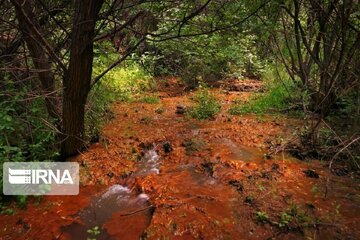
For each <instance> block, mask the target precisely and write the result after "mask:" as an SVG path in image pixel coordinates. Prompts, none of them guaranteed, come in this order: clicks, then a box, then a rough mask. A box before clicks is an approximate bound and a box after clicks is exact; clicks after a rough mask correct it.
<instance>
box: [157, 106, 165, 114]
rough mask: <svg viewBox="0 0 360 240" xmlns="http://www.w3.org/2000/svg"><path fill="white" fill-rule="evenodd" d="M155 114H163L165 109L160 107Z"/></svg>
mask: <svg viewBox="0 0 360 240" xmlns="http://www.w3.org/2000/svg"><path fill="white" fill-rule="evenodd" d="M155 112H156V113H158V114H162V113H163V112H165V108H164V107H162V106H161V107H158V108H156V109H155Z"/></svg>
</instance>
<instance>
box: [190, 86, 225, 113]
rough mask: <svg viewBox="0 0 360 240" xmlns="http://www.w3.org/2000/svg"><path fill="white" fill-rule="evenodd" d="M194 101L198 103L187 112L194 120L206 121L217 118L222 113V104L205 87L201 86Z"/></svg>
mask: <svg viewBox="0 0 360 240" xmlns="http://www.w3.org/2000/svg"><path fill="white" fill-rule="evenodd" d="M194 101H195V102H196V104H195V106H193V107H192V108H190V110H189V111H188V112H187V113H188V114H189V115H190V116H191V117H192V118H195V119H198V120H205V119H208V118H212V117H215V115H216V114H217V113H219V111H220V104H219V103H218V102H217V100H216V98H215V96H213V95H212V94H211V93H210V92H209V89H207V88H206V87H204V86H200V89H199V91H198V92H197V93H196V94H195V96H194Z"/></svg>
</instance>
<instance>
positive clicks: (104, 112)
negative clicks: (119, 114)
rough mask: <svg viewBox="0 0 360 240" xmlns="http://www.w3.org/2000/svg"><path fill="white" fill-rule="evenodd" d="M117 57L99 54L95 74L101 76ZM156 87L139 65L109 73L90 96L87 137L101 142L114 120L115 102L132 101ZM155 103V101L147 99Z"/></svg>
mask: <svg viewBox="0 0 360 240" xmlns="http://www.w3.org/2000/svg"><path fill="white" fill-rule="evenodd" d="M116 56H117V55H116V54H104V53H98V54H97V55H96V57H95V58H94V62H95V63H94V68H93V74H94V75H97V74H99V73H101V72H102V71H103V70H104V69H106V68H107V66H108V64H109V63H111V62H112V61H114V58H115V57H116ZM154 87H155V81H154V79H153V78H152V77H151V76H150V75H149V74H148V73H147V72H145V70H144V69H143V68H141V67H140V66H139V65H137V64H134V63H131V64H128V63H125V64H123V65H122V66H118V67H115V68H114V69H112V70H111V71H110V72H109V73H107V74H106V75H105V76H104V77H103V79H101V81H100V82H99V83H98V84H97V85H95V86H94V87H93V89H92V90H91V91H90V93H89V97H88V102H87V106H86V110H87V111H86V115H85V128H86V131H85V132H86V137H87V139H89V140H90V141H91V142H97V141H98V139H99V136H100V130H101V128H102V126H103V124H104V123H106V122H108V121H109V120H110V119H112V118H113V113H112V111H111V109H110V106H111V103H112V102H113V101H131V100H132V99H133V95H135V94H139V93H142V92H144V91H145V90H150V89H152V88H154ZM146 100H148V101H154V99H150V98H149V99H146Z"/></svg>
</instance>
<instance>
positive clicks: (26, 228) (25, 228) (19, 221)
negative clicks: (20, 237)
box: [16, 218, 30, 230]
mask: <svg viewBox="0 0 360 240" xmlns="http://www.w3.org/2000/svg"><path fill="white" fill-rule="evenodd" d="M16 224H17V225H22V227H23V229H24V230H29V229H30V225H29V224H28V223H27V222H25V221H24V220H23V219H21V218H20V219H19V220H18V221H17V222H16Z"/></svg>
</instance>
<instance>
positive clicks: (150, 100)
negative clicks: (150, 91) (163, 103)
mask: <svg viewBox="0 0 360 240" xmlns="http://www.w3.org/2000/svg"><path fill="white" fill-rule="evenodd" d="M138 101H139V102H141V103H148V104H157V103H160V98H159V97H158V96H144V97H141V98H140V99H139V100H138Z"/></svg>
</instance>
